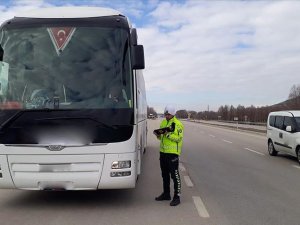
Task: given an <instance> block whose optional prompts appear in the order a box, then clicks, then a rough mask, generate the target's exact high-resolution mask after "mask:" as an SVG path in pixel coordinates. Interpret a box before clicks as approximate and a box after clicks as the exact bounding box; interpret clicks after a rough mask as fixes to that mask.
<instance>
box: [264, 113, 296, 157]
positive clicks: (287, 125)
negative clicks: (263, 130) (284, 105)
mask: <svg viewBox="0 0 300 225" xmlns="http://www.w3.org/2000/svg"><path fill="white" fill-rule="evenodd" d="M267 137H268V151H269V154H270V155H272V156H276V155H277V153H278V152H283V153H287V154H289V155H292V156H295V157H297V159H298V162H299V163H300V111H279V112H272V113H270V114H269V116H268V122H267Z"/></svg>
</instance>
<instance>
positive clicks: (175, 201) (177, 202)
mask: <svg viewBox="0 0 300 225" xmlns="http://www.w3.org/2000/svg"><path fill="white" fill-rule="evenodd" d="M179 204H180V197H179V196H178V195H175V196H174V198H173V200H172V201H171V202H170V206H176V205H179Z"/></svg>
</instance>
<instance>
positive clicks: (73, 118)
mask: <svg viewBox="0 0 300 225" xmlns="http://www.w3.org/2000/svg"><path fill="white" fill-rule="evenodd" d="M82 119H84V120H91V121H94V122H96V123H98V124H100V125H101V126H103V127H106V128H110V129H114V130H116V129H117V126H115V125H108V124H106V123H104V122H101V121H99V120H96V119H94V118H92V117H50V118H41V119H36V120H37V121H45V120H82Z"/></svg>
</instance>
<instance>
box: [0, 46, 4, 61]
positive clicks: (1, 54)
mask: <svg viewBox="0 0 300 225" xmlns="http://www.w3.org/2000/svg"><path fill="white" fill-rule="evenodd" d="M3 54H4V50H3V48H2V46H1V45H0V61H3Z"/></svg>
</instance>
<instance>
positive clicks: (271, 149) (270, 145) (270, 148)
mask: <svg viewBox="0 0 300 225" xmlns="http://www.w3.org/2000/svg"><path fill="white" fill-rule="evenodd" d="M272 152H273V144H272V142H270V143H269V153H270V154H272ZM298 155H299V154H298ZM298 160H299V158H298Z"/></svg>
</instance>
